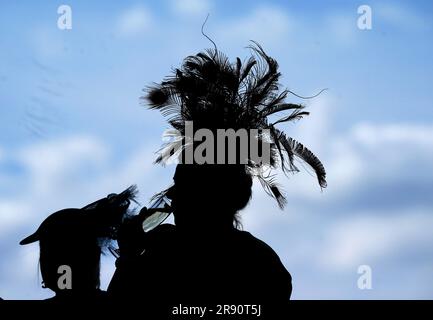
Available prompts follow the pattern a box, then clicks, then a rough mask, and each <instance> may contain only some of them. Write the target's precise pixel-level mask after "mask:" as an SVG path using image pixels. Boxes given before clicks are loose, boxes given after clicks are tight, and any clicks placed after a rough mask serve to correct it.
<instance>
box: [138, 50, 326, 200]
mask: <svg viewBox="0 0 433 320" xmlns="http://www.w3.org/2000/svg"><path fill="white" fill-rule="evenodd" d="M249 48H250V49H252V51H253V53H254V54H253V55H252V56H251V57H250V58H249V59H248V60H247V61H246V62H244V63H242V62H241V60H240V59H239V58H236V61H235V62H234V63H231V62H230V61H229V60H228V58H227V57H226V56H225V55H224V54H223V53H221V52H220V51H218V50H217V49H216V48H215V49H208V50H207V51H205V52H200V53H198V54H197V55H194V56H189V57H187V58H185V60H184V61H183V64H182V66H181V68H179V69H175V70H174V72H173V74H172V75H171V76H169V77H167V78H166V79H165V80H164V81H163V82H161V83H160V84H156V85H154V86H152V87H150V88H147V90H146V91H147V94H146V95H145V96H144V97H143V98H144V99H146V100H147V101H148V103H149V104H150V108H151V109H157V110H159V111H160V112H161V113H162V114H163V115H164V116H165V117H167V118H168V122H169V124H170V125H171V126H172V127H173V128H174V129H175V130H177V132H179V133H180V135H181V136H185V123H186V122H187V121H193V123H194V130H196V129H201V128H207V129H210V130H215V129H229V128H232V129H234V130H238V129H247V130H249V129H258V130H263V129H267V131H268V132H269V136H263V135H259V136H258V137H257V139H258V140H259V141H261V142H263V141H265V142H266V143H269V144H270V150H271V159H270V162H269V164H268V165H266V166H264V165H263V164H258V163H255V162H253V161H249V162H248V163H247V164H246V169H247V171H248V172H249V173H250V174H251V175H253V176H256V177H258V179H259V180H260V182H261V183H262V185H263V187H264V188H265V190H266V191H267V192H268V193H269V194H270V195H271V196H273V197H274V198H275V199H276V200H277V201H278V204H279V206H280V207H283V206H284V204H285V202H286V199H285V197H284V195H283V194H282V192H281V191H280V188H279V187H278V185H277V184H276V183H275V180H274V175H271V174H269V172H268V171H269V169H270V170H272V169H277V168H279V167H281V169H282V171H283V172H284V173H286V174H287V173H288V172H298V171H299V169H298V167H297V166H296V165H295V159H296V158H298V159H300V160H301V161H303V162H305V163H307V164H308V165H309V166H310V167H311V168H312V169H313V170H314V171H315V173H316V175H317V179H318V182H319V185H320V187H321V188H325V187H326V172H325V168H324V167H323V165H322V163H321V162H320V160H319V159H318V158H317V157H316V156H315V155H314V154H313V153H312V152H311V151H310V150H308V149H307V148H306V147H304V146H303V145H302V144H301V143H299V142H298V141H296V140H294V139H292V138H291V137H288V136H286V135H285V134H284V133H283V132H282V131H280V130H279V129H277V128H276V125H277V124H279V123H283V122H289V121H294V120H298V119H301V118H302V117H303V116H305V115H308V114H309V112H306V111H304V110H303V109H304V106H303V105H300V104H293V103H287V102H286V101H285V100H286V97H287V95H288V94H289V93H292V92H291V91H289V90H282V91H281V90H280V89H279V83H278V80H279V78H280V76H281V74H280V72H279V71H278V63H277V62H276V61H275V60H274V59H273V58H271V57H269V56H268V55H267V54H266V53H265V52H264V50H263V49H262V47H261V46H260V45H259V44H258V43H256V42H253V45H251V46H249ZM286 111H289V112H290V113H289V114H287V113H285V114H284V116H282V117H280V118H279V119H277V120H276V121H273V122H271V121H270V120H269V117H270V116H271V115H272V116H275V115H277V114H280V113H282V112H286ZM179 143H180V142H179V139H177V140H175V141H172V142H170V143H168V145H166V147H167V146H168V147H169V149H170V147H171V150H173V144H177V146H175V147H178V146H179ZM174 149H176V148H174ZM161 150H163V149H161ZM165 150H167V148H165ZM167 156H173V152H171V153H170V154H168V155H167V154H166V153H164V151H163V152H162V153H161V154H160V155H159V157H158V158H157V159H156V161H155V162H157V163H160V162H162V161H163V160H165V159H166V158H167ZM265 167H268V168H265Z"/></svg>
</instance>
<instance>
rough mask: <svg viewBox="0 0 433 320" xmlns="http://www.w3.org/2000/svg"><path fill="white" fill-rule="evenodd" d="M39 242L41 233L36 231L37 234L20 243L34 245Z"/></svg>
mask: <svg viewBox="0 0 433 320" xmlns="http://www.w3.org/2000/svg"><path fill="white" fill-rule="evenodd" d="M36 241H39V233H38V232H37V231H36V232H35V233H33V234H31V235H29V236H28V237H27V238H24V239H23V240H21V241H20V245H25V244H29V243H33V242H36Z"/></svg>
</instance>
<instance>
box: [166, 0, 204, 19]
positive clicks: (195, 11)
mask: <svg viewBox="0 0 433 320" xmlns="http://www.w3.org/2000/svg"><path fill="white" fill-rule="evenodd" d="M171 3H172V9H173V10H174V12H175V13H176V14H178V15H180V16H185V17H199V18H202V19H204V18H205V17H206V15H207V14H208V13H209V12H210V10H211V8H212V3H211V2H210V1H208V0H173V1H172V2H171Z"/></svg>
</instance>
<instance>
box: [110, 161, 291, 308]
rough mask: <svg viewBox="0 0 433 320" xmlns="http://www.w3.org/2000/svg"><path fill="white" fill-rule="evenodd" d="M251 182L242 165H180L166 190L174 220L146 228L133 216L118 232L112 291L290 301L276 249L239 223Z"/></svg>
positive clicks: (197, 299) (146, 296) (134, 295)
mask: <svg viewBox="0 0 433 320" xmlns="http://www.w3.org/2000/svg"><path fill="white" fill-rule="evenodd" d="M251 186H252V178H251V176H249V175H248V174H247V173H246V172H245V168H244V166H236V165H233V166H224V165H178V166H177V168H176V173H175V176H174V186H173V187H171V188H170V189H169V190H168V192H167V194H166V195H167V197H169V198H171V199H172V208H173V210H174V211H173V214H174V219H175V226H173V225H169V224H162V225H160V226H159V227H157V228H155V229H153V230H152V231H150V232H148V233H147V234H145V233H144V231H143V230H142V229H140V226H141V224H140V222H141V221H140V220H139V219H137V220H136V221H133V222H131V224H130V225H128V226H127V227H126V229H128V230H124V232H121V233H120V236H119V245H120V258H119V261H118V263H117V270H116V272H115V275H114V277H113V279H112V281H111V283H110V286H109V289H108V291H109V293H110V294H112V295H113V296H114V297H119V298H124V299H129V300H131V299H140V300H142V301H155V299H156V300H157V301H159V302H161V300H163V301H164V302H166V303H169V304H172V305H174V304H176V303H179V302H180V301H189V302H194V303H210V302H223V301H226V302H231V303H234V302H236V303H247V304H251V303H253V302H257V303H259V302H262V303H263V302H269V301H272V302H273V303H278V302H279V303H284V302H287V301H288V300H289V298H290V295H291V290H292V287H291V276H290V274H289V272H288V271H287V270H286V269H285V267H284V266H283V264H282V263H281V261H280V259H279V257H278V256H277V254H276V253H275V252H274V251H273V250H272V249H271V248H270V247H269V246H268V245H266V244H265V243H264V242H262V241H260V240H258V239H257V238H255V237H254V236H252V235H251V234H250V233H248V232H245V231H240V230H238V229H237V228H236V226H237V216H236V215H237V213H238V211H239V210H241V209H242V208H244V207H245V206H246V204H247V203H248V201H249V199H250V197H251ZM137 218H138V217H137ZM123 235H126V237H127V238H128V239H125V238H123ZM132 235H135V236H132ZM137 239H140V240H137ZM122 241H124V242H122ZM140 246H141V249H140V248H139V247H140ZM132 248H135V249H132ZM124 251H126V252H127V253H126V256H123V255H122V252H124ZM143 251H144V252H143ZM128 253H129V255H128Z"/></svg>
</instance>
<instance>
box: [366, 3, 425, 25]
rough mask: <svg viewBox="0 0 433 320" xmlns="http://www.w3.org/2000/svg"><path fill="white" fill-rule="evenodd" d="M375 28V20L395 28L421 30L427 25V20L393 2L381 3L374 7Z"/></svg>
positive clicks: (408, 8)
mask: <svg viewBox="0 0 433 320" xmlns="http://www.w3.org/2000/svg"><path fill="white" fill-rule="evenodd" d="M372 14H373V28H374V23H375V20H376V21H378V22H382V21H384V22H386V23H389V24H392V25H393V26H396V27H400V28H404V29H408V30H419V29H421V28H424V27H425V26H426V25H427V20H426V19H425V18H424V17H423V16H422V15H420V14H419V13H418V12H416V11H414V10H413V9H412V8H410V7H408V6H403V5H401V4H397V3H392V2H381V3H378V4H375V5H374V6H373V7H372Z"/></svg>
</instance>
